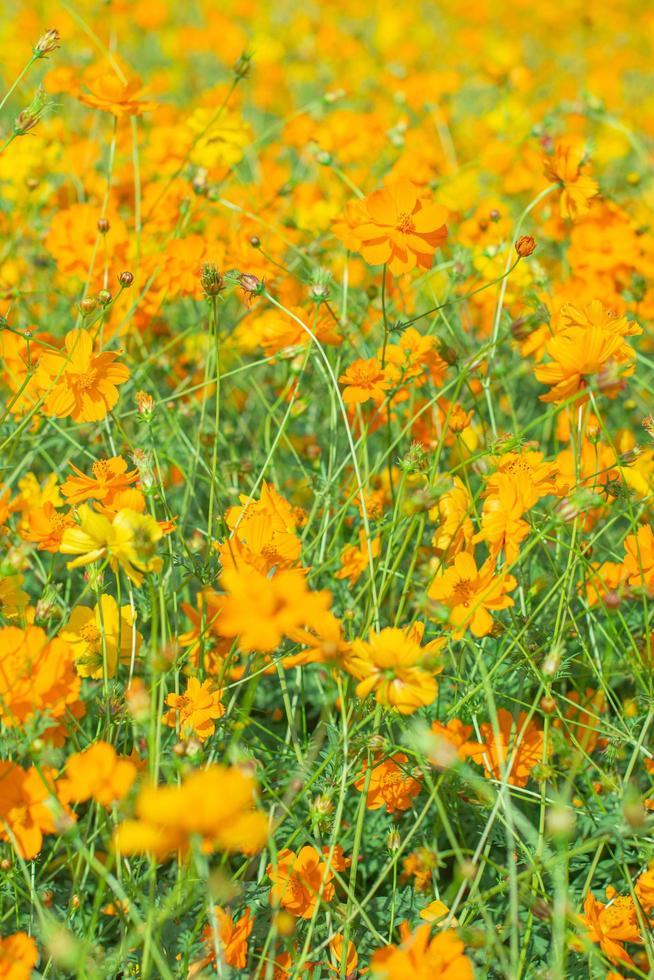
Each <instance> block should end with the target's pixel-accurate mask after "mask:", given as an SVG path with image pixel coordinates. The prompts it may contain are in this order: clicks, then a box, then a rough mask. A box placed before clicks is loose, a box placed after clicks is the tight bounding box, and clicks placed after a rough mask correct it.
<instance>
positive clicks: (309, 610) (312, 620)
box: [219, 567, 331, 653]
mask: <svg viewBox="0 0 654 980" xmlns="http://www.w3.org/2000/svg"><path fill="white" fill-rule="evenodd" d="M220 582H221V585H222V586H223V588H225V589H226V590H227V595H226V596H225V597H224V599H223V603H222V609H221V613H220V620H219V627H220V632H221V633H222V635H223V636H233V637H235V636H238V637H239V646H240V648H241V650H242V651H244V652H245V653H250V652H251V651H253V650H258V651H259V652H262V653H269V652H270V651H272V650H275V649H276V647H278V646H279V644H280V643H281V641H282V638H283V637H284V636H290V637H292V636H293V634H294V632H295V631H296V630H298V629H302V628H303V627H305V626H310V627H311V628H313V629H315V631H316V632H317V633H320V632H321V624H322V622H323V620H324V618H325V617H326V616H330V615H331V614H330V613H329V606H330V603H331V595H330V593H329V592H326V591H323V592H311V591H310V590H309V589H308V588H307V582H306V577H305V575H304V573H303V572H301V571H297V570H295V569H288V570H284V571H281V572H277V574H276V575H273V577H272V578H268V577H266V576H265V575H262V574H261V573H260V572H257V571H255V570H254V569H252V568H247V567H246V568H243V569H241V570H239V571H237V570H236V569H228V570H227V571H225V572H223V574H222V577H221V580H220Z"/></svg>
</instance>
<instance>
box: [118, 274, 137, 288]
mask: <svg viewBox="0 0 654 980" xmlns="http://www.w3.org/2000/svg"><path fill="white" fill-rule="evenodd" d="M118 282H119V283H120V285H121V286H122V287H123V289H129V287H130V286H131V285H132V283H133V282H134V273H132V272H127V271H125V272H121V274H120V275H119V276H118Z"/></svg>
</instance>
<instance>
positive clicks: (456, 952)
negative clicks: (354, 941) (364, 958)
mask: <svg viewBox="0 0 654 980" xmlns="http://www.w3.org/2000/svg"><path fill="white" fill-rule="evenodd" d="M430 932H431V926H430V925H429V924H425V925H424V926H418V928H417V929H416V930H415V932H413V933H412V932H410V930H409V925H408V923H407V922H403V923H402V925H401V926H400V937H401V940H402V942H401V945H399V946H394V945H390V946H386V947H385V948H384V949H379V950H377V952H376V953H375V954H374V955H373V957H372V960H371V961H370V972H371V974H372V976H373V977H376V978H379V980H407V977H411V978H412V980H473V972H472V963H471V962H470V960H469V959H468V957H467V956H466V955H465V953H464V952H463V943H462V942H461V940H460V939H459V937H458V936H457V934H456V932H454V930H453V929H446V930H444V931H443V932H439V933H437V935H436V936H434V938H433V939H431V940H430V938H429V934H430Z"/></svg>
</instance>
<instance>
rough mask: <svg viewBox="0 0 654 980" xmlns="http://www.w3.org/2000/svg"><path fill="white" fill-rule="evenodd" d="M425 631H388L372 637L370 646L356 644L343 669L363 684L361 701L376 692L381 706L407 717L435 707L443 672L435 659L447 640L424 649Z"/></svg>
mask: <svg viewBox="0 0 654 980" xmlns="http://www.w3.org/2000/svg"><path fill="white" fill-rule="evenodd" d="M424 630H425V627H424V623H416V624H415V625H414V626H410V627H407V628H405V629H403V630H402V629H396V628H394V627H386V629H383V630H381V632H379V633H371V634H370V636H369V637H368V641H367V642H366V641H364V640H355V641H354V642H353V643H352V646H351V650H350V652H349V653H348V654H346V656H345V658H344V660H343V666H344V667H345V669H346V670H347V671H348V672H349V673H350V674H352V676H353V677H356V678H357V679H358V680H359V683H358V684H357V687H356V692H357V694H358V696H359V697H360V698H367V697H368V695H369V694H371V693H372V692H373V691H374V692H375V697H376V699H377V702H378V703H379V704H383V705H385V706H386V707H388V708H396V709H397V710H398V711H399V712H400V714H403V715H410V714H412V713H413V712H414V711H416V710H417V709H418V708H420V707H422V706H423V705H427V704H431V703H432V701H433V700H434V698H435V697H436V693H437V691H438V686H437V684H436V681H435V679H434V674H438V673H440V671H441V670H442V668H441V667H440V666H438V665H437V664H436V662H435V660H434V658H435V655H436V654H437V652H438V651H439V650H440V649H441V647H442V646H443V645H444V643H445V640H444V638H442V637H439V638H437V639H435V640H432V641H431V642H430V643H427V644H426V645H425V646H424V647H423V646H420V642H421V640H422V637H423V633H424Z"/></svg>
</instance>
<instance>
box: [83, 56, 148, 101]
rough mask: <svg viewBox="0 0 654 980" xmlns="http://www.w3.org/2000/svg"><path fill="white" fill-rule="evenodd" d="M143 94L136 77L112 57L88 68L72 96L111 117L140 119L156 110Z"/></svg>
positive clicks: (144, 90) (142, 88) (145, 91)
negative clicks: (138, 117) (108, 113)
mask: <svg viewBox="0 0 654 980" xmlns="http://www.w3.org/2000/svg"><path fill="white" fill-rule="evenodd" d="M146 93H147V89H146V88H144V86H143V83H142V82H141V79H140V78H139V77H138V75H136V74H134V73H133V72H131V71H130V70H129V68H127V67H126V66H125V65H124V64H122V63H120V62H119V61H117V59H116V57H115V55H114V56H113V57H112V59H111V60H109V59H106V60H104V61H102V62H100V63H99V64H96V65H92V66H91V67H90V68H87V69H86V71H85V72H84V73H83V75H82V77H81V79H80V84H79V86H75V89H74V95H75V96H76V97H77V98H78V99H79V101H80V102H83V103H84V105H88V106H90V107H91V108H92V109H103V110H104V111H105V112H110V113H111V114H112V115H114V116H140V115H142V114H143V113H144V112H149V111H151V110H152V109H156V107H157V103H156V102H148V100H147V99H146V98H144V96H145V95H146Z"/></svg>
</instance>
